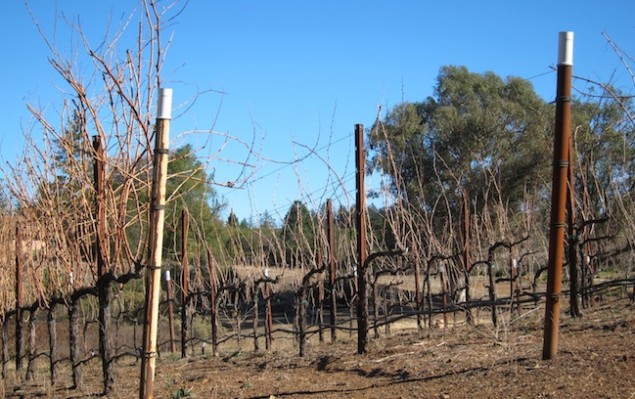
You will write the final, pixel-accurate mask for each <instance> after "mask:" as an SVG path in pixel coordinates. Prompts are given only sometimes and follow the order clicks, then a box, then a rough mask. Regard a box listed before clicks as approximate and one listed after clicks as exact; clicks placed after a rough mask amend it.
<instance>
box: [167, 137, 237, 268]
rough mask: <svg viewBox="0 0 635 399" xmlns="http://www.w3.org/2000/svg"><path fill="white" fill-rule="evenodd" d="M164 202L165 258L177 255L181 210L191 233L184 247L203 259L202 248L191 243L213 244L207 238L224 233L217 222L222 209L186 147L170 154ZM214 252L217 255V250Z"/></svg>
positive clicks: (197, 161) (200, 164) (188, 145)
mask: <svg viewBox="0 0 635 399" xmlns="http://www.w3.org/2000/svg"><path fill="white" fill-rule="evenodd" d="M166 198H167V200H166V212H165V225H166V232H165V242H166V243H167V245H165V246H164V247H165V248H166V252H167V254H166V255H167V256H168V257H171V258H172V259H174V257H175V256H176V255H177V254H178V253H179V252H180V250H179V248H180V242H181V213H182V211H183V210H186V211H187V214H188V215H189V219H190V226H191V231H193V232H194V233H195V234H190V235H189V236H188V246H189V247H190V248H191V249H192V254H193V256H201V255H204V248H202V247H201V246H197V245H195V242H196V241H197V240H207V239H209V242H212V243H213V241H212V240H211V238H212V237H216V236H217V234H218V232H221V231H223V230H224V229H223V223H222V222H221V220H220V218H219V214H220V211H221V210H222V208H223V206H222V205H221V204H220V203H219V202H218V200H217V198H216V192H215V191H214V189H213V188H212V186H211V178H210V176H208V174H207V172H206V171H205V165H204V164H203V163H202V162H201V161H199V160H198V159H197V158H196V155H195V153H194V149H193V147H192V146H191V145H190V144H186V145H184V146H182V147H180V148H177V149H176V150H175V151H173V152H171V153H170V163H169V164H168V180H167V184H166ZM216 248H217V251H218V246H216Z"/></svg>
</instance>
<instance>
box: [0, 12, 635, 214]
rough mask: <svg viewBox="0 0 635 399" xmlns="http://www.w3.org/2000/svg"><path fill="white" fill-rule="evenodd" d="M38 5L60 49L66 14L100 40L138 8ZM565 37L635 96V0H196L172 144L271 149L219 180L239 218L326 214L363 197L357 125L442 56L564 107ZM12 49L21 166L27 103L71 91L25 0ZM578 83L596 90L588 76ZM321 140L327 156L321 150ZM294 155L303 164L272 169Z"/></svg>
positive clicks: (4, 28)
mask: <svg viewBox="0 0 635 399" xmlns="http://www.w3.org/2000/svg"><path fill="white" fill-rule="evenodd" d="M29 3H30V7H31V9H32V11H33V14H34V16H35V17H36V18H37V20H38V21H39V23H40V24H41V27H42V29H43V30H44V31H45V32H47V33H48V34H52V32H54V27H56V39H57V41H58V42H64V39H65V37H70V36H68V30H67V29H65V22H64V18H65V17H66V18H72V17H73V16H79V18H80V21H81V23H82V26H83V27H84V29H85V30H86V32H87V33H88V35H89V37H92V38H94V40H95V41H97V40H98V38H100V37H101V36H100V35H102V34H103V32H104V31H105V30H106V29H107V27H108V24H109V23H110V25H111V28H112V25H113V24H116V23H118V21H120V19H121V18H122V16H123V15H124V14H126V13H127V12H129V10H130V7H131V6H134V4H135V2H134V1H130V0H129V1H124V0H119V1H114V0H111V1H107V0H104V1H86V0H57V1H55V0H31V1H29ZM564 30H571V31H574V33H575V44H574V75H578V76H582V77H585V78H589V79H593V80H598V81H602V82H613V83H614V84H615V85H616V86H618V87H619V88H621V89H622V90H624V91H626V92H627V93H631V94H632V93H633V91H634V90H633V88H634V86H635V83H634V82H633V80H632V79H631V76H630V75H629V73H628V71H627V69H626V68H625V67H624V65H623V64H622V62H621V60H620V58H619V57H617V56H616V54H615V52H614V51H613V49H612V48H611V46H610V45H609V44H608V43H607V41H606V39H605V37H604V36H603V33H606V34H608V35H609V36H610V37H611V38H612V39H613V40H614V41H615V42H616V43H617V44H618V45H619V46H620V47H621V48H622V50H623V51H624V52H625V53H626V54H628V55H630V56H631V57H635V1H633V0H605V1H601V2H600V1H589V0H564V1H551V0H538V1H516V0H505V1H499V0H494V1H474V0H456V1H438V0H437V1H423V0H419V1H414V0H401V1H379V0H365V1H361V0H351V1H349V0H321V1H290V0H286V1H241V0H222V1H221V0H217V1H213V0H209V1H207V0H190V1H189V3H188V4H187V7H186V8H185V10H184V11H183V12H182V13H181V14H180V15H179V16H178V17H177V19H176V20H175V21H174V22H173V23H171V24H170V25H169V26H168V27H167V28H166V31H165V32H164V33H165V34H167V35H173V36H172V44H171V47H170V50H169V53H168V61H167V64H166V67H165V69H164V75H163V78H164V80H165V81H166V83H165V86H166V87H172V88H173V89H174V104H175V107H176V108H177V109H176V110H175V115H178V118H176V119H175V120H174V122H173V126H172V136H173V143H174V144H173V145H180V144H183V143H184V142H192V143H194V144H195V145H201V146H202V144H203V143H205V140H206V138H208V137H209V136H206V135H204V134H187V133H186V132H188V131H191V130H193V129H201V130H207V129H214V130H215V131H218V132H225V133H229V134H230V135H232V136H235V137H237V138H239V139H240V140H244V141H246V142H248V143H252V142H253V143H254V147H255V150H256V152H258V153H259V154H261V157H260V158H250V159H249V160H248V162H249V163H250V164H252V165H254V168H253V169H249V170H247V172H249V173H252V174H251V175H249V179H248V181H247V184H246V185H242V186H241V188H233V189H229V188H224V187H220V186H219V187H218V188H217V192H218V194H219V195H221V196H222V198H224V200H225V201H226V202H227V203H228V210H229V209H234V211H235V212H236V214H237V215H238V217H239V219H248V220H249V219H250V218H251V219H252V220H253V221H255V222H257V221H258V219H259V215H260V214H261V213H263V212H264V211H269V212H270V213H271V214H272V215H273V216H274V217H276V218H282V217H283V216H284V214H285V213H286V211H287V210H288V207H289V205H290V204H291V202H292V201H293V200H295V199H302V200H303V201H305V202H306V203H307V204H308V205H309V207H310V208H313V209H315V208H317V207H318V206H319V205H320V203H322V202H323V201H324V200H325V199H326V198H328V197H334V198H336V199H337V201H340V202H344V203H345V204H346V203H347V201H349V202H348V205H351V204H352V202H353V201H354V159H353V154H354V146H353V129H354V125H355V124H356V123H363V124H364V125H365V126H367V127H368V126H370V125H371V124H372V123H373V121H374V120H375V118H376V116H377V112H378V108H379V107H380V106H381V109H382V115H383V114H385V112H386V110H389V109H390V108H392V107H393V106H395V105H396V104H398V103H399V102H401V101H404V100H405V101H419V100H423V99H425V98H426V97H427V96H430V95H432V94H433V91H432V90H433V86H434V84H435V81H436V78H437V75H438V72H439V69H440V68H441V67H442V66H444V65H464V66H466V67H467V68H468V69H469V70H470V71H472V72H486V71H492V72H494V73H496V74H498V75H500V76H502V77H507V76H519V77H522V78H527V79H530V81H531V82H532V83H533V84H534V87H535V89H536V91H537V92H538V93H539V94H540V95H541V96H542V97H543V98H545V99H546V100H549V101H551V100H553V97H554V95H555V79H556V74H555V72H554V71H553V68H552V67H553V66H554V65H555V64H556V62H557V47H558V32H560V31H564ZM65 35H66V36H65ZM0 43H1V46H2V49H3V55H4V57H3V59H2V60H1V61H0V79H1V84H2V89H1V91H2V94H1V96H0V106H1V107H2V116H3V117H2V119H1V120H0V154H1V156H2V161H3V162H9V163H13V162H17V160H16V157H17V154H19V153H20V151H21V150H22V148H23V147H24V143H23V139H22V134H23V132H24V131H25V130H29V129H31V126H32V125H33V123H32V119H31V117H30V116H29V114H28V112H27V109H26V103H27V102H28V103H31V104H35V105H40V106H44V107H51V108H56V107H57V108H59V107H60V104H61V101H62V94H61V91H60V87H58V86H57V85H59V83H60V80H59V78H58V77H56V75H55V72H54V71H53V70H52V68H51V67H50V65H49V64H48V62H47V58H48V57H49V55H50V54H49V52H48V50H47V48H46V46H45V44H44V42H43V40H42V39H41V37H40V36H39V34H38V32H37V29H36V27H35V26H34V23H33V21H32V20H31V18H30V17H29V15H28V12H27V10H26V7H25V6H24V3H23V2H22V1H18V0H5V1H3V2H2V4H1V5H0ZM628 62H629V63H630V65H631V66H633V61H632V60H628ZM574 84H575V86H576V88H577V89H579V90H585V89H586V87H585V84H584V83H583V82H582V81H576V82H574ZM196 90H199V91H205V90H216V91H222V92H223V93H224V94H219V93H218V92H208V93H206V94H203V95H202V96H201V97H200V98H199V99H198V101H197V102H196V104H195V105H194V106H193V107H191V108H189V106H190V105H191V104H190V103H189V101H190V100H191V98H192V96H193V95H194V93H195V91H196ZM184 110H187V112H180V111H184ZM33 135H34V137H37V129H35V130H34V131H33ZM216 137H217V136H216ZM219 146H221V143H220V141H219V139H218V138H214V139H213V141H212V143H211V144H210V145H208V146H207V147H206V150H204V151H203V152H201V156H208V155H209V156H212V157H213V158H212V160H211V162H210V167H211V168H212V169H210V172H213V173H214V176H215V179H216V180H217V181H218V182H223V183H225V182H233V181H236V180H239V179H241V178H243V177H244V175H242V176H241V175H239V172H238V169H237V167H236V162H241V161H245V160H246V158H245V157H246V153H245V151H244V150H241V149H240V148H239V146H236V145H230V146H228V147H226V148H224V151H223V152H222V153H220V154H215V150H216V149H217V148H219ZM308 148H314V149H315V150H316V154H314V155H308V156H307V153H308V151H309V150H308ZM294 159H302V160H301V161H299V162H297V163H294V164H286V163H278V162H274V161H280V162H288V161H292V160H294ZM327 164H328V166H327ZM335 176H337V178H335ZM338 179H340V180H339V182H341V183H344V186H345V187H346V191H347V192H348V199H347V196H346V195H345V194H344V190H342V188H341V186H340V185H339V183H338ZM377 179H378V177H375V178H374V180H372V181H371V182H370V184H371V185H372V184H376V181H377Z"/></svg>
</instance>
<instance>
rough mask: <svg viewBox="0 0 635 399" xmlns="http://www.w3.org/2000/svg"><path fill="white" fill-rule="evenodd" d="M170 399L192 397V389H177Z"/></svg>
mask: <svg viewBox="0 0 635 399" xmlns="http://www.w3.org/2000/svg"><path fill="white" fill-rule="evenodd" d="M170 397H171V398H172V399H181V398H190V397H192V388H179V389H177V390H176V391H174V392H172V395H171V396H170Z"/></svg>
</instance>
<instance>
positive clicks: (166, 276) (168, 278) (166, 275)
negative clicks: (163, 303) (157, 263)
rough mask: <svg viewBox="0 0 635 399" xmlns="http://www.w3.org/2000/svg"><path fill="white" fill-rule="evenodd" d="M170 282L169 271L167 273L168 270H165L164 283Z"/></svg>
mask: <svg viewBox="0 0 635 399" xmlns="http://www.w3.org/2000/svg"><path fill="white" fill-rule="evenodd" d="M170 280H171V277H170V271H169V270H166V271H165V281H170Z"/></svg>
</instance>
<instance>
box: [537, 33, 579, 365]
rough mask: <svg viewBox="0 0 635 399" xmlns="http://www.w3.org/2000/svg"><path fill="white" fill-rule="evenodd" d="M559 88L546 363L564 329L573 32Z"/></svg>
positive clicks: (564, 36) (561, 54)
mask: <svg viewBox="0 0 635 399" xmlns="http://www.w3.org/2000/svg"><path fill="white" fill-rule="evenodd" d="M558 50H559V51H558V87H557V93H556V123H555V135H554V153H553V178H552V180H553V182H552V190H551V219H550V226H549V260H548V264H547V271H548V274H547V302H546V305H545V328H544V342H543V352H542V358H543V360H547V359H552V358H554V357H555V356H556V354H557V351H558V333H559V329H560V326H559V324H560V299H561V298H560V291H561V289H562V263H563V257H564V238H565V230H566V228H567V223H566V222H567V221H566V217H565V216H566V215H565V210H566V201H567V177H568V166H569V165H568V164H569V148H568V147H569V134H570V130H571V78H572V67H573V32H560V38H559V49H558Z"/></svg>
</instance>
